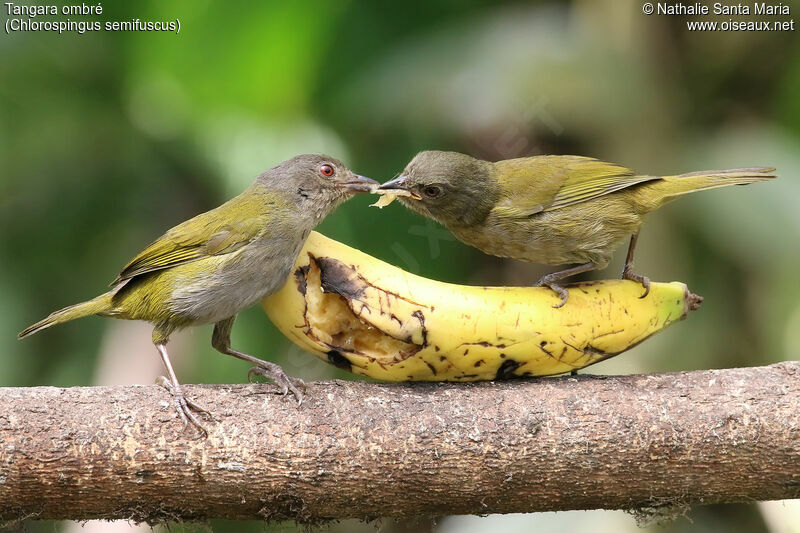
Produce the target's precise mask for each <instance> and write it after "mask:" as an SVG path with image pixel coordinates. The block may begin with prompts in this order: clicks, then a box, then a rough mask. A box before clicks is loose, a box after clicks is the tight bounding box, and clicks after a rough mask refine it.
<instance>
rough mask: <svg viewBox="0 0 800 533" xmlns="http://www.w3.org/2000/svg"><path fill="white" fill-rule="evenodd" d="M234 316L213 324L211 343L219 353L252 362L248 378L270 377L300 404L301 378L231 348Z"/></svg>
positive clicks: (302, 384) (303, 385)
mask: <svg viewBox="0 0 800 533" xmlns="http://www.w3.org/2000/svg"><path fill="white" fill-rule="evenodd" d="M235 318H236V317H231V318H228V319H225V320H223V321H221V322H217V323H216V324H214V333H212V335H211V345H212V346H213V347H214V349H215V350H217V351H218V352H220V353H224V354H225V355H232V356H233V357H237V358H239V359H242V360H244V361H248V362H250V363H253V364H254V365H255V366H254V367H252V368H251V369H250V370H249V371H248V373H247V377H248V378H252V377H253V375H261V376H264V377H267V378H270V379H271V380H272V381H274V382H275V384H276V385H278V386H279V387H280V388H281V393H282V394H284V395H285V394H288V393H289V391H291V393H292V394H293V395H294V397H295V398H296V399H297V404H298V405H300V403H302V401H303V393H301V392H300V390H299V389H298V388H297V386H300V387H305V384H304V383H303V380H301V379H298V378H291V377H289V376H287V375H286V372H284V371H283V369H282V368H281V367H280V366H279V365H277V364H275V363H271V362H269V361H263V360H261V359H259V358H257V357H253V356H252V355H248V354H246V353H242V352H238V351H236V350H234V349H233V348H231V329H233V321H234V319H235Z"/></svg>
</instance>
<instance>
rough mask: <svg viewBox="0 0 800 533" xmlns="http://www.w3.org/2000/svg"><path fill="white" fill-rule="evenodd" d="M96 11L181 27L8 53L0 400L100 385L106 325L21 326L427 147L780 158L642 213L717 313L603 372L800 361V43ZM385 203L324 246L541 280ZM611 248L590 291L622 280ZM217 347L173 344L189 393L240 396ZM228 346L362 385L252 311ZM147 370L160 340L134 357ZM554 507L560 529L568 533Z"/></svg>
mask: <svg viewBox="0 0 800 533" xmlns="http://www.w3.org/2000/svg"><path fill="white" fill-rule="evenodd" d="M795 7H796V6H795ZM103 9H104V13H103V15H102V16H101V17H99V18H98V20H130V19H135V18H140V19H143V20H174V19H176V18H178V19H180V21H181V32H180V34H178V35H175V34H170V33H162V34H159V33H143V32H139V33H135V32H134V33H123V32H119V33H112V32H97V33H87V34H85V35H74V34H64V35H57V34H52V33H51V34H46V33H25V34H15V35H11V36H7V35H3V36H2V37H0V165H1V166H0V168H2V171H0V228H2V230H0V250H2V252H0V385H3V386H23V385H55V386H71V385H86V384H90V383H91V382H92V376H93V375H94V374H95V367H96V365H97V364H98V354H99V352H100V346H101V343H102V341H103V339H104V338H105V335H106V333H107V331H108V328H110V327H113V326H112V325H111V323H110V321H105V320H101V319H86V320H81V321H78V322H75V323H72V324H69V325H67V326H62V327H59V328H54V329H52V330H48V331H47V332H45V333H43V334H40V335H37V336H36V337H34V338H32V339H31V340H29V341H26V342H24V343H18V342H17V340H16V338H15V336H16V332H17V331H19V330H20V329H22V328H23V327H24V326H26V325H27V324H29V323H31V322H33V321H35V320H37V319H39V318H41V317H42V316H44V315H46V314H47V313H49V312H50V311H52V310H54V309H56V308H59V307H62V306H65V305H67V304H70V303H74V302H76V301H79V300H83V299H86V298H88V297H91V296H94V295H95V294H97V293H99V292H101V291H103V290H104V288H105V287H106V284H107V283H108V282H109V281H110V280H111V279H113V278H114V276H115V275H116V273H117V272H118V271H119V269H120V267H122V266H123V265H124V264H125V263H126V262H127V261H128V259H130V257H132V256H133V255H134V254H135V253H136V252H137V251H138V250H139V249H141V248H142V247H143V246H145V245H146V244H147V243H149V242H150V241H151V240H152V239H153V238H155V237H157V236H158V235H160V234H161V233H162V232H163V231H164V230H166V229H168V228H169V227H171V226H172V225H174V224H176V223H178V222H180V221H182V220H184V219H186V218H189V217H191V216H192V215H194V214H197V213H199V212H201V211H204V210H206V209H209V208H211V207H214V206H215V205H218V204H219V203H221V202H222V201H224V200H225V199H227V198H229V197H230V196H232V195H234V194H236V193H238V192H239V191H240V190H242V189H243V188H244V187H245V186H246V185H247V184H248V183H249V182H250V180H252V179H253V178H254V176H255V175H257V174H258V173H259V172H261V171H262V170H264V169H266V168H268V167H270V166H272V165H273V164H275V163H277V162H279V161H282V160H284V159H286V158H288V157H291V156H292V155H295V154H297V153H303V152H325V153H329V154H330V155H333V156H335V157H338V158H341V159H343V160H344V161H345V162H346V163H348V164H349V165H350V167H351V168H353V169H354V170H356V171H357V172H360V173H362V174H365V175H368V176H371V177H374V178H375V179H378V180H380V181H382V180H384V179H388V178H390V177H393V176H394V175H396V174H397V173H398V172H399V171H400V170H401V169H402V168H403V166H404V165H405V163H406V162H407V161H408V160H409V159H410V158H411V157H412V156H413V155H414V154H415V153H416V152H417V151H419V150H423V149H432V148H437V149H454V150H459V151H463V152H467V153H471V154H473V155H476V156H480V157H484V158H488V159H504V158H508V157H517V156H523V155H533V154H539V153H564V154H566V153H572V154H581V155H590V156H595V157H599V158H601V159H606V160H610V161H614V162H617V163H621V164H624V165H627V166H630V167H633V168H636V169H638V170H640V171H642V172H647V173H653V174H659V173H660V174H667V173H680V172H687V171H692V170H701V169H708V168H724V167H737V166H755V165H771V166H776V167H778V170H779V174H780V179H779V180H777V181H774V182H770V183H767V184H758V185H754V186H749V187H747V188H738V187H737V188H731V189H725V190H718V191H713V192H707V193H700V194H697V195H693V196H691V197H687V198H685V199H682V200H681V201H679V202H676V203H674V204H671V205H670V206H668V207H666V208H664V209H663V210H661V211H660V212H658V213H657V214H654V215H652V216H651V217H650V223H649V224H648V225H646V226H645V228H644V230H643V233H642V236H641V239H640V244H639V249H638V257H637V266H638V271H640V272H642V273H644V274H647V275H649V276H650V277H651V278H652V279H654V280H663V281H668V280H673V279H678V280H681V281H684V282H686V283H687V284H688V285H689V286H690V288H692V289H693V290H694V291H695V292H698V293H699V294H701V295H703V296H705V297H706V302H705V303H704V305H703V307H702V309H701V310H700V311H699V312H697V313H695V314H694V315H692V317H691V318H690V319H689V320H688V321H686V322H684V323H682V324H678V325H676V326H673V327H672V328H671V329H670V330H669V331H667V332H665V333H663V334H661V335H660V336H659V337H658V338H656V339H653V340H652V341H649V342H647V343H645V344H644V345H642V346H640V347H638V348H636V349H635V350H634V351H632V352H630V353H627V354H625V355H623V356H621V357H618V358H616V359H613V360H611V361H609V362H606V363H602V364H601V365H599V366H596V367H592V368H591V371H592V372H598V373H627V372H657V371H673V370H690V369H701V368H721V367H732V366H746V365H761V364H768V363H773V362H777V361H781V360H786V359H798V357H799V356H800V284H798V283H797V281H798V262H799V261H798V260H800V246H799V245H798V237H799V236H800V209H798V205H797V204H798V198H799V197H800V181H798V179H797V176H798V174H800V150H798V146H799V145H798V139H800V98H798V94H800V40H798V38H797V32H785V33H766V32H760V33H759V32H709V33H699V32H689V31H687V30H686V27H685V19H684V18H681V17H666V16H650V17H647V16H645V15H643V14H642V10H641V4H640V2H637V1H633V0H623V1H614V0H599V1H590V0H575V1H563V2H557V1H553V2H513V1H500V2H498V1H478V0H471V1H464V2H455V1H448V0H440V1H436V2H423V1H416V2H414V1H412V2H395V3H378V2H366V1H365V2H356V1H352V2H342V1H335V2H331V1H310V2H279V1H268V2H257V3H256V2H253V3H249V2H213V1H200V2H195V1H188V0H178V1H173V2H159V1H155V0H143V1H139V2H104V3H103ZM751 18H752V17H751ZM370 201H371V199H368V198H357V199H355V200H353V201H351V202H349V203H348V204H347V205H345V206H343V207H342V208H340V210H339V211H338V212H337V213H335V214H334V215H333V216H331V217H330V218H329V219H328V220H326V221H325V222H324V223H323V224H322V226H321V227H320V231H322V232H323V233H325V234H327V235H329V236H332V237H334V238H337V239H340V240H342V241H344V242H346V243H348V244H350V245H353V246H356V247H358V248H361V249H363V250H365V251H367V252H369V253H371V254H374V255H376V256H378V257H381V258H383V259H385V260H387V261H389V262H392V263H394V264H397V265H398V266H401V267H403V268H406V269H409V270H412V271H414V272H417V273H420V274H423V275H426V276H430V277H434V278H438V279H442V280H449V281H456V282H461V283H486V284H530V283H532V282H533V281H535V280H536V279H537V278H538V277H539V276H540V275H541V274H542V273H544V272H546V271H547V270H546V269H544V268H542V267H539V266H536V265H525V264H520V263H514V262H508V261H503V260H500V259H497V258H492V257H487V256H485V255H482V254H481V253H480V252H478V251H476V250H473V249H470V248H468V247H467V246H465V245H462V244H461V243H459V242H457V241H455V240H453V239H452V238H451V237H449V236H448V234H446V233H444V232H442V231H440V229H439V228H437V227H436V226H435V225H434V224H433V223H430V222H426V221H423V220H422V219H420V218H418V217H417V216H415V215H413V214H411V213H410V212H407V211H405V210H404V209H403V208H402V207H401V206H400V205H399V204H395V205H392V206H390V207H389V208H386V209H384V210H381V211H378V210H376V209H370V208H368V204H369V203H370ZM618 255H619V256H620V257H618V260H617V261H616V262H615V263H614V264H613V266H612V267H610V268H609V269H608V270H606V271H604V272H600V273H596V274H593V276H594V277H596V278H597V277H616V276H617V275H618V272H619V270H620V268H621V260H622V256H623V255H624V251H620V253H619V254H618ZM209 339H210V327H204V328H197V329H196V330H194V331H192V332H187V333H186V334H184V341H185V342H186V343H188V349H187V350H186V351H187V352H188V353H189V354H190V359H191V360H190V362H187V363H185V364H184V365H183V368H184V371H183V373H182V377H183V381H185V382H208V383H219V382H231V383H235V382H241V381H244V379H245V377H246V367H243V366H242V365H241V363H237V362H235V361H234V360H232V359H228V358H224V357H222V356H220V355H218V354H216V353H215V352H213V350H212V349H211V348H210V346H209ZM233 340H234V345H236V346H238V347H240V349H243V350H245V351H248V352H250V353H253V354H260V355H262V356H264V357H266V358H269V359H271V360H275V361H278V362H281V363H282V364H284V365H288V366H287V369H289V370H290V372H292V373H293V374H295V375H297V376H299V377H304V378H307V379H321V378H328V377H344V378H348V379H349V378H350V376H348V375H345V374H342V373H340V372H338V371H336V370H335V369H333V368H331V367H328V366H327V365H325V364H324V363H322V362H319V361H317V360H315V359H314V358H312V357H311V356H305V355H301V354H300V353H299V352H297V351H296V350H294V349H293V348H291V347H290V345H289V343H288V342H287V341H286V340H284V339H283V338H282V337H281V336H280V334H279V333H278V332H277V330H275V328H274V327H272V326H271V324H269V323H268V321H267V320H266V318H265V317H264V315H263V313H261V311H260V310H259V309H251V310H249V311H247V312H245V313H243V314H242V315H241V318H240V319H239V321H238V323H237V327H236V328H235V329H234V337H233ZM143 346H145V347H146V346H147V345H146V343H145V344H143ZM293 350H294V351H293ZM155 357H156V353H155V350H153V349H152V348H151V347H146V348H144V349H143V353H141V358H155ZM558 516H564V519H563V520H562V521H561V522H559V519H558V517H556V518H554V519H553V522H549V523H552V524H556V525H559V524H568V523H569V522H568V520H570V519H569V518H567V515H558ZM692 518H693V520H694V522H689V521H686V520H682V519H681V520H679V521H677V522H675V523H674V524H673V525H671V526H668V527H667V529H666V530H667V531H704V530H717V529H719V528H723V527H724V528H725V529H726V530H728V531H762V530H764V531H765V530H767V525H766V523H765V522H764V519H763V517H762V516H761V514H760V513H759V510H758V508H757V507H756V506H754V505H750V506H722V507H708V508H704V509H701V510H697V511H695V512H694V513H693V514H692ZM628 522H630V523H631V524H632V521H631V520H628ZM486 523H488V522H486ZM486 523H483V522H474V523H472V522H471V523H470V524H471V525H470V527H472V528H474V529H472V530H474V531H480V530H482V528H483V527H488V526H482V525H480V524H486ZM493 523H494V522H493ZM442 524H443V525H442V526H441V527H442V528H443V529H442V530H443V531H444V530H446V526H447V520H445V521H444V522H442ZM589 526H591V529H593V530H597V529H596V528H597V527H600V526H599V525H598V523H592V524H587V527H589ZM28 527H29V529H31V530H36V531H38V530H44V529H47V530H50V529H51V527H52V526H50V525H49V524H42V523H37V524H30V525H29V526H28ZM213 527H214V529H215V530H218V531H227V530H239V529H242V528H249V529H252V530H254V531H257V530H260V529H261V528H262V525H260V524H250V525H246V524H233V523H225V522H221V523H214V524H213ZM282 527H285V528H289V529H291V526H287V525H284V526H282ZM337 527H338V528H339V529H341V530H343V531H348V530H352V529H353V528H358V527H360V526H357V525H355V524H354V523H350V522H347V523H345V524H343V525H341V526H336V527H334V529H336V528H337ZM451 527H452V526H451ZM464 527H466V526H464ZM558 527H561V526H558ZM564 527H565V526H564ZM615 527H616V526H615ZM367 529H369V528H367Z"/></svg>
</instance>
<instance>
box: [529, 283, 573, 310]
mask: <svg viewBox="0 0 800 533" xmlns="http://www.w3.org/2000/svg"><path fill="white" fill-rule="evenodd" d="M536 286H537V287H549V288H550V290H552V291H553V292H555V293H556V294H558V296H559V297H560V298H561V303H559V304H558V305H554V306H553V309H560V308H562V307H564V305H566V303H567V300H569V291H568V290H567V289H565V288H564V287H562V286H561V285H559V284H558V283H556V280H554V279H552V278H550V277H549V276H542V278H541V279H539V281H537V282H536Z"/></svg>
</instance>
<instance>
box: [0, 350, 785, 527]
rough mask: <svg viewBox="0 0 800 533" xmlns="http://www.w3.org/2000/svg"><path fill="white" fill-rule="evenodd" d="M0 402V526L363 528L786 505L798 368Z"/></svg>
mask: <svg viewBox="0 0 800 533" xmlns="http://www.w3.org/2000/svg"><path fill="white" fill-rule="evenodd" d="M275 390H276V389H275V387H274V386H272V385H233V386H227V385H225V386H190V387H186V392H187V394H188V395H189V396H190V397H192V398H194V399H195V400H196V401H197V402H198V403H200V404H202V405H204V406H205V407H207V408H208V409H209V410H210V411H212V412H213V414H214V416H215V420H216V421H214V422H207V427H208V430H209V436H208V439H200V438H196V434H194V433H193V432H192V431H191V430H190V429H186V430H184V429H183V426H182V424H181V422H180V420H178V418H177V415H176V413H175V410H174V408H173V404H172V402H171V399H170V398H169V396H168V395H167V393H166V391H164V390H163V389H161V388H158V387H156V386H131V387H92V388H70V389H59V388H52V387H37V388H5V389H0V518H2V519H3V520H6V521H8V520H15V519H19V518H21V517H30V516H33V517H38V518H57V519H63V518H66V519H78V520H84V519H90V518H107V519H112V518H125V519H132V520H135V521H147V522H151V523H152V522H159V521H164V520H173V519H183V520H194V519H206V518H232V519H253V518H262V519H275V520H279V519H295V520H298V521H301V522H310V521H311V522H313V521H320V520H325V519H329V518H351V517H355V518H374V517H377V516H395V517H401V516H420V515H445V514H476V513H480V514H486V513H510V512H532V511H552V510H566V509H593V508H605V509H620V508H622V509H631V508H637V507H643V506H658V505H667V504H693V503H714V502H736V501H749V500H769V499H782V498H797V497H800V411H798V406H800V363H798V362H790V363H781V364H777V365H773V366H768V367H762V368H745V369H732V370H712V371H703V372H681V373H675V374H657V375H635V376H619V377H618V376H614V377H594V376H578V377H561V378H553V379H539V380H530V381H509V382H491V383H479V384H439V383H434V384H420V383H418V384H374V383H366V382H343V381H333V382H323V383H311V384H309V386H308V390H307V392H306V400H305V401H304V402H303V404H302V406H301V407H299V408H298V407H297V406H296V405H295V404H294V403H293V402H292V401H290V400H288V399H284V398H282V397H280V396H277V395H275V394H274V392H275Z"/></svg>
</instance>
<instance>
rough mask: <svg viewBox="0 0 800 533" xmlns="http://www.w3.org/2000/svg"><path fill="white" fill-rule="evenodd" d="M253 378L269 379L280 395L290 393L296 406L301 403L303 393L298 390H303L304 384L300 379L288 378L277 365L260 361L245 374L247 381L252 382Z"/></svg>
mask: <svg viewBox="0 0 800 533" xmlns="http://www.w3.org/2000/svg"><path fill="white" fill-rule="evenodd" d="M253 376H264V377H266V378H269V379H271V380H272V381H274V382H275V384H276V385H277V386H278V387H280V389H281V394H282V395H284V396H286V395H287V394H289V392H291V393H292V395H293V396H294V397H295V399H296V400H297V405H300V404H302V403H303V393H302V392H300V388H302V389H303V390H305V388H306V384H305V383H304V382H303V380H302V379H299V378H292V377H289V376H288V375H287V374H286V372H284V371H283V369H282V368H281V367H280V366H279V365H276V364H275V363H270V362H269V361H262V362H261V363H259V364H258V365H256V366H254V367H252V368H251V369H250V370H249V371H248V372H247V379H248V381H250V382H252V381H253ZM298 387H299V388H298Z"/></svg>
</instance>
